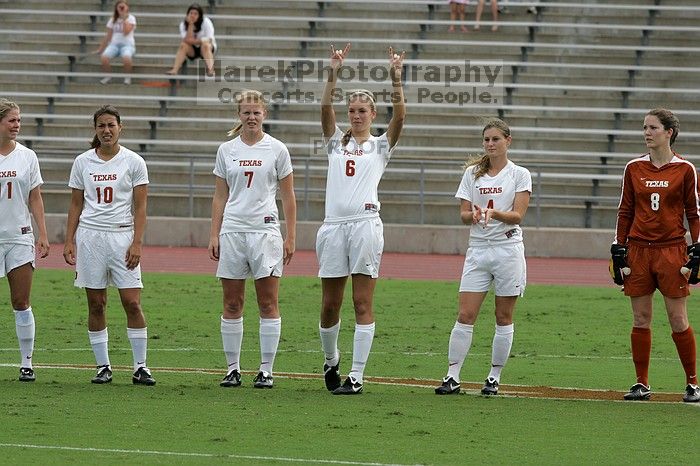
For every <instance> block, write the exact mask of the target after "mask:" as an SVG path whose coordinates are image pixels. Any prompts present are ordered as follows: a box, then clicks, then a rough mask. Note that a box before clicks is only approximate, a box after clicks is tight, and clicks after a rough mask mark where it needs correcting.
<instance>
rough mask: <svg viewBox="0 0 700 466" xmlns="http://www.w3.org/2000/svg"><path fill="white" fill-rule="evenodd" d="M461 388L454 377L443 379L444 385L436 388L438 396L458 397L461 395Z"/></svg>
mask: <svg viewBox="0 0 700 466" xmlns="http://www.w3.org/2000/svg"><path fill="white" fill-rule="evenodd" d="M459 390H460V387H459V382H457V381H456V380H455V379H453V378H452V377H449V376H448V377H445V378H444V379H442V385H440V386H439V387H435V394H436V395H456V394H457V393H459Z"/></svg>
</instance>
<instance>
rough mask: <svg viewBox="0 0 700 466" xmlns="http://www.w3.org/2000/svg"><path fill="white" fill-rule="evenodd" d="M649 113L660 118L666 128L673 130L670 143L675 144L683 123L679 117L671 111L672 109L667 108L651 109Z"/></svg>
mask: <svg viewBox="0 0 700 466" xmlns="http://www.w3.org/2000/svg"><path fill="white" fill-rule="evenodd" d="M647 115H651V116H655V117H656V118H658V119H659V121H660V122H661V124H662V125H663V127H664V129H665V130H669V129H671V130H673V133H672V134H671V141H670V144H669V145H671V146H672V145H673V143H674V142H676V137H677V136H678V131H679V130H680V129H681V123H680V121H678V117H677V116H676V115H674V114H673V112H671V110H668V109H665V108H655V109H652V110H649V113H647Z"/></svg>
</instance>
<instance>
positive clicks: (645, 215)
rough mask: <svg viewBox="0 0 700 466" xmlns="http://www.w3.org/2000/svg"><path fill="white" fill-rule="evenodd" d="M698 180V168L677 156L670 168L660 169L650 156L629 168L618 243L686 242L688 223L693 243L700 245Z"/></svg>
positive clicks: (643, 157)
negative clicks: (632, 241) (638, 241)
mask: <svg viewBox="0 0 700 466" xmlns="http://www.w3.org/2000/svg"><path fill="white" fill-rule="evenodd" d="M698 208H699V203H698V177H697V172H696V170H695V167H694V166H693V164H692V163H690V162H688V161H687V160H683V159H682V158H681V157H680V156H678V154H676V153H675V152H674V154H673V158H672V159H671V161H670V162H669V163H667V164H666V165H664V166H662V167H660V168H657V167H655V166H654V165H653V164H652V162H651V158H650V156H649V154H646V155H643V156H641V157H639V158H636V159H634V160H631V161H629V162H628V163H627V165H626V166H625V172H624V175H623V178H622V194H621V196H620V206H619V210H618V213H617V225H616V228H615V230H616V231H615V240H616V242H617V243H618V244H625V243H627V239H628V238H631V239H636V240H641V241H649V242H653V243H661V242H667V241H673V240H680V239H684V237H685V233H686V229H685V225H684V214H685V218H686V219H687V220H688V226H689V229H690V236H691V241H692V242H693V243H696V242H698V241H700V238H699V237H698V235H699V234H700V215H699V214H698Z"/></svg>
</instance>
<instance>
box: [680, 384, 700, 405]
mask: <svg viewBox="0 0 700 466" xmlns="http://www.w3.org/2000/svg"><path fill="white" fill-rule="evenodd" d="M683 401H685V402H686V403H698V402H700V387H698V386H697V385H693V384H692V383H689V384H688V386H687V387H685V394H684V395H683Z"/></svg>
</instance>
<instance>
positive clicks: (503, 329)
mask: <svg viewBox="0 0 700 466" xmlns="http://www.w3.org/2000/svg"><path fill="white" fill-rule="evenodd" d="M514 331H515V330H514V329H513V324H510V325H496V331H495V333H494V334H493V344H492V347H491V372H489V377H493V378H494V379H496V380H497V381H499V382H500V380H501V371H502V370H503V366H505V365H506V362H508V356H510V348H511V347H512V346H513V333H514Z"/></svg>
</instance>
